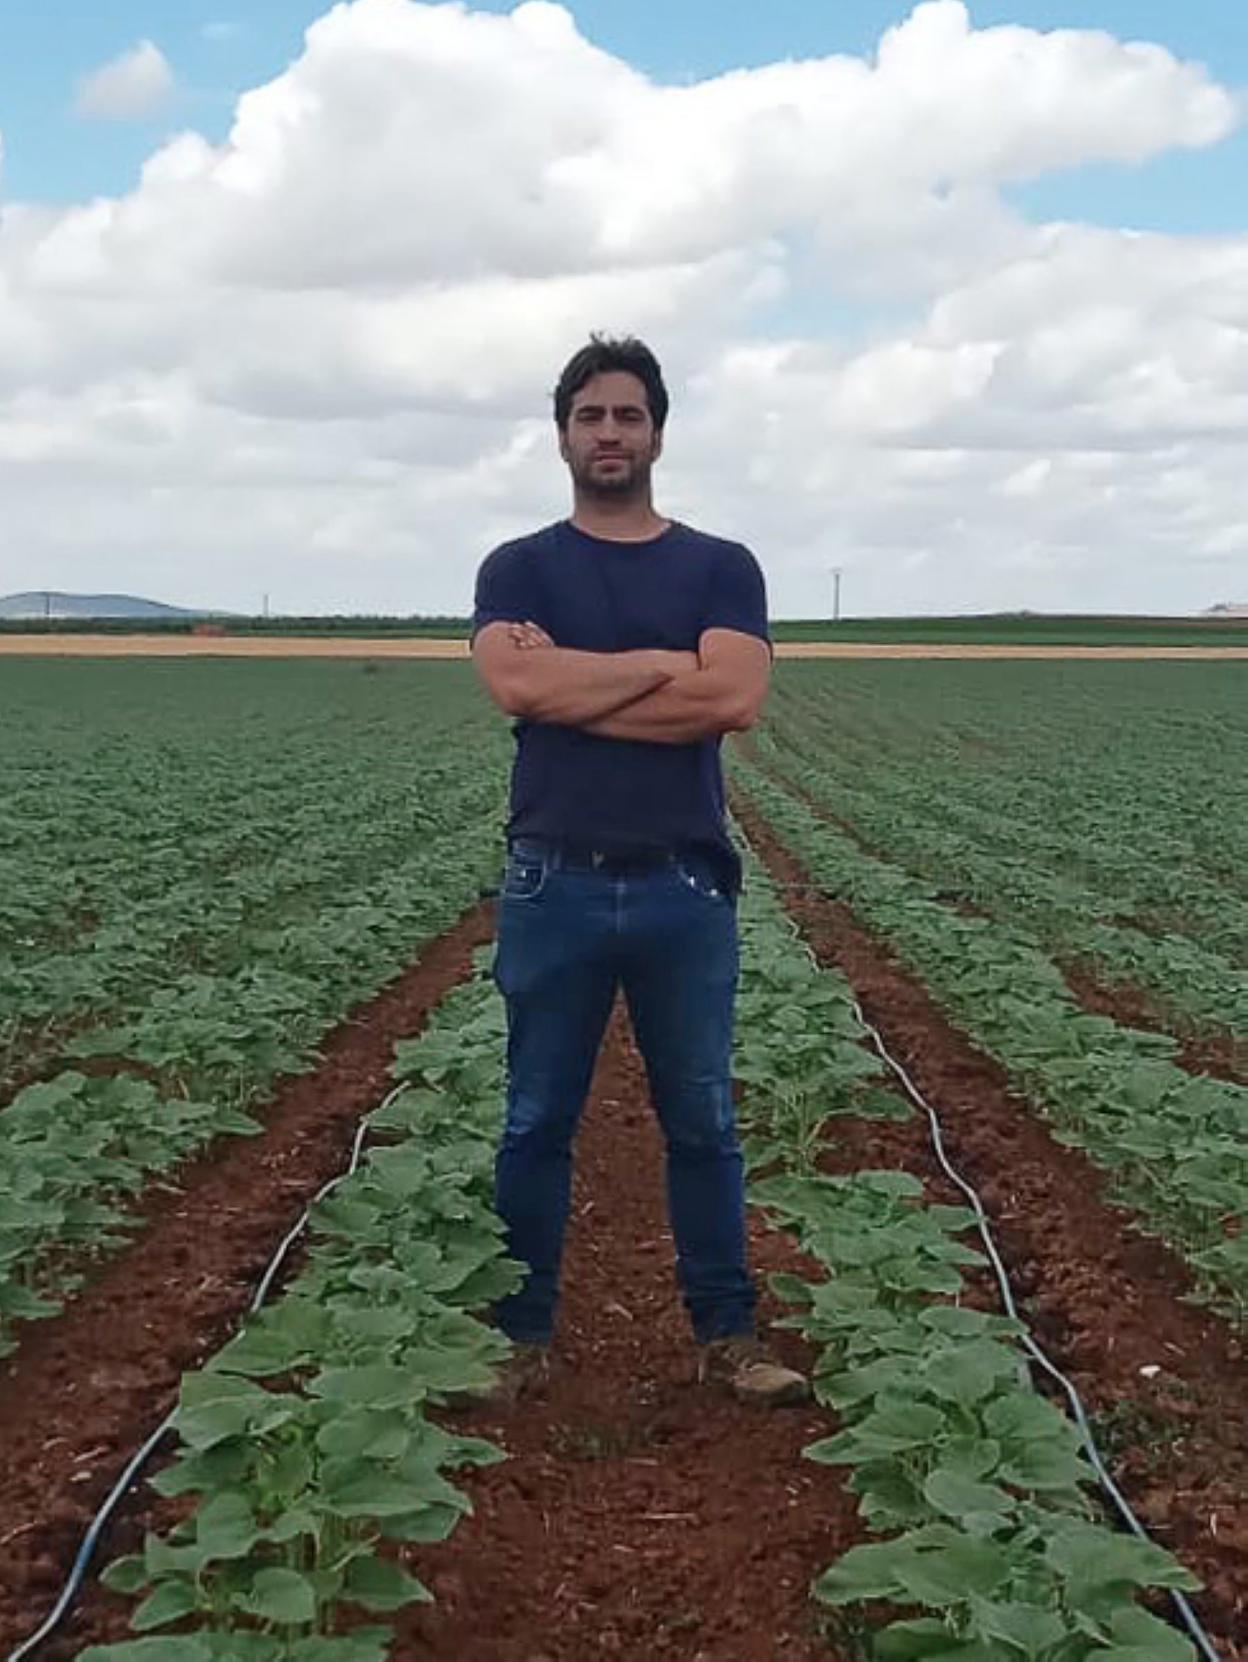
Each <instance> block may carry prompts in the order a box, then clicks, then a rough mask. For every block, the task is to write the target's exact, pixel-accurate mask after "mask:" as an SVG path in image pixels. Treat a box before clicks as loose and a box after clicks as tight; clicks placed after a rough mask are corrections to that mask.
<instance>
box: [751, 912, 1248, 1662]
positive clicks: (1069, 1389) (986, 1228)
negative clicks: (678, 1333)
mask: <svg viewBox="0 0 1248 1662" xmlns="http://www.w3.org/2000/svg"><path fill="white" fill-rule="evenodd" d="M783 886H785V887H790V888H791V887H794V885H791V884H790V885H783ZM803 887H805V885H803ZM812 892H816V893H822V891H820V890H812ZM799 939H800V937H799ZM802 947H803V950H804V951H805V953H806V955H807V957H808V958H809V959H810V961H811V963H812V964H813V965H814V966H815V968H816V969H819V968H821V965H820V964H819V960H818V959H817V958H816V956H815V954H814V953H813V952H812V951H811V949H810V947H809V946H807V945H806V943H805V942H804V941H803V942H802ZM851 1003H852V1006H853V1011H854V1015H855V1017H856V1018H857V1020H858V1022H859V1024H860V1025H861V1027H862V1028H863V1029H864V1031H865V1032H867V1033H868V1034H869V1035H870V1037H871V1042H872V1044H874V1046H875V1048H876V1050H877V1051H878V1052H879V1053H880V1056H881V1057H882V1059H883V1060H884V1062H885V1063H886V1065H887V1066H888V1067H890V1068H891V1069H892V1071H893V1072H894V1073H895V1074H896V1075H897V1077H898V1079H900V1081H901V1083H902V1085H903V1087H904V1088H905V1091H906V1094H907V1095H908V1096H909V1097H910V1098H911V1099H912V1101H914V1102H915V1103H917V1104H918V1106H919V1107H920V1108H921V1109H922V1110H923V1112H924V1113H925V1114H926V1115H927V1122H928V1127H929V1129H930V1132H931V1139H932V1147H933V1149H934V1150H935V1152H936V1159H937V1161H938V1162H939V1164H940V1167H941V1169H942V1171H943V1172H944V1173H945V1175H946V1176H947V1177H948V1178H949V1179H950V1181H951V1182H952V1183H954V1184H956V1185H957V1187H958V1188H959V1189H960V1190H961V1191H962V1193H963V1194H964V1195H965V1196H966V1198H967V1200H968V1201H969V1203H970V1206H971V1210H972V1211H973V1212H974V1214H975V1224H976V1227H977V1228H978V1230H979V1235H980V1239H981V1240H982V1241H983V1243H984V1251H985V1252H986V1253H987V1255H988V1260H989V1262H990V1263H991V1265H992V1268H993V1273H994V1274H995V1276H996V1278H997V1285H998V1287H999V1288H1000V1291H1001V1302H1002V1305H1003V1306H1004V1308H1005V1311H1006V1314H1007V1315H1008V1316H1009V1317H1010V1318H1011V1320H1013V1321H1016V1322H1018V1323H1019V1325H1020V1327H1022V1329H1023V1334H1022V1338H1021V1340H1020V1343H1021V1344H1022V1347H1023V1349H1024V1350H1025V1351H1026V1352H1027V1354H1028V1355H1029V1356H1030V1357H1031V1359H1032V1360H1033V1361H1034V1362H1035V1363H1036V1365H1037V1366H1038V1367H1040V1368H1042V1369H1043V1370H1044V1372H1045V1373H1047V1374H1048V1375H1049V1377H1050V1379H1052V1380H1053V1381H1054V1383H1055V1384H1056V1385H1058V1386H1059V1387H1060V1388H1061V1390H1062V1393H1063V1395H1064V1396H1065V1398H1066V1400H1067V1402H1068V1403H1069V1404H1070V1410H1071V1413H1072V1414H1073V1416H1074V1420H1075V1424H1076V1425H1077V1426H1078V1428H1079V1435H1080V1437H1081V1438H1082V1439H1083V1449H1084V1453H1085V1454H1086V1455H1087V1457H1088V1462H1089V1464H1090V1465H1091V1467H1092V1469H1093V1471H1094V1472H1095V1473H1096V1475H1097V1478H1098V1479H1099V1480H1100V1483H1101V1486H1102V1488H1103V1489H1104V1490H1105V1493H1106V1494H1107V1495H1108V1496H1109V1498H1110V1500H1111V1501H1113V1503H1114V1507H1115V1509H1116V1511H1117V1512H1118V1515H1119V1517H1120V1518H1121V1519H1122V1521H1123V1523H1125V1524H1126V1526H1127V1528H1128V1529H1129V1530H1130V1531H1131V1533H1132V1534H1133V1535H1135V1536H1136V1537H1137V1538H1138V1539H1139V1540H1141V1541H1147V1542H1148V1543H1149V1545H1155V1543H1154V1542H1153V1540H1152V1537H1151V1536H1150V1535H1149V1533H1148V1531H1147V1530H1146V1529H1145V1528H1144V1525H1143V1524H1142V1523H1141V1522H1140V1520H1139V1519H1138V1518H1137V1517H1136V1515H1135V1513H1134V1512H1133V1511H1132V1509H1131V1505H1130V1502H1129V1501H1128V1500H1127V1498H1126V1496H1125V1495H1124V1494H1123V1492H1122V1490H1121V1489H1120V1488H1119V1487H1118V1485H1117V1484H1116V1483H1115V1482H1114V1479H1113V1477H1112V1476H1111V1475H1110V1472H1109V1470H1108V1469H1107V1467H1106V1465H1105V1462H1104V1460H1103V1459H1102V1458H1101V1452H1100V1450H1099V1449H1098V1448H1097V1446H1096V1438H1095V1437H1094V1436H1093V1434H1092V1427H1091V1425H1090V1424H1089V1422H1088V1416H1087V1412H1086V1410H1085V1409H1084V1406H1083V1401H1082V1399H1081V1398H1080V1395H1079V1393H1078V1391H1077V1390H1076V1389H1075V1387H1074V1385H1073V1383H1072V1382H1071V1381H1070V1380H1069V1379H1068V1378H1067V1377H1066V1375H1065V1374H1064V1373H1062V1371H1061V1370H1060V1368H1058V1366H1057V1364H1056V1363H1055V1362H1053V1361H1052V1359H1051V1358H1050V1357H1049V1356H1048V1355H1047V1354H1046V1352H1045V1351H1044V1350H1043V1349H1041V1347H1040V1346H1039V1345H1038V1344H1037V1343H1036V1341H1035V1339H1033V1338H1032V1336H1031V1330H1030V1328H1029V1327H1028V1326H1027V1323H1026V1322H1025V1321H1024V1320H1023V1318H1022V1316H1020V1315H1019V1312H1018V1305H1017V1304H1016V1303H1015V1300H1014V1289H1013V1286H1012V1285H1011V1283H1010V1276H1009V1271H1008V1270H1007V1269H1006V1267H1005V1264H1004V1262H1003V1260H1002V1257H1001V1254H1000V1252H999V1251H998V1249H997V1243H996V1239H995V1237H994V1236H993V1233H992V1227H991V1225H990V1224H989V1221H988V1214H987V1213H986V1212H985V1211H984V1207H983V1202H982V1201H981V1200H980V1198H979V1195H978V1193H977V1192H976V1190H975V1189H974V1188H973V1187H972V1185H971V1184H970V1183H968V1182H967V1180H966V1179H965V1178H964V1177H963V1176H962V1174H961V1172H959V1171H958V1170H957V1168H956V1167H955V1166H954V1165H953V1164H952V1163H951V1161H950V1160H949V1157H948V1155H947V1154H946V1153H945V1140H944V1128H943V1126H942V1125H941V1122H940V1116H939V1114H937V1112H936V1110H935V1109H934V1108H933V1107H932V1105H931V1103H929V1102H928V1100H927V1098H926V1097H925V1096H924V1095H923V1093H922V1092H921V1091H920V1090H919V1088H918V1086H917V1085H916V1084H915V1083H914V1081H913V1079H911V1077H910V1075H909V1074H908V1073H907V1072H906V1070H905V1068H904V1067H903V1066H902V1065H901V1063H900V1062H899V1061H898V1060H897V1059H896V1057H895V1056H893V1055H891V1054H890V1052H889V1049H888V1046H887V1045H886V1044H885V1043H884V1040H883V1039H882V1038H881V1036H880V1033H879V1030H878V1029H877V1028H876V1027H874V1026H873V1025H872V1024H871V1022H869V1021H868V1020H867V1018H866V1016H865V1014H864V1013H863V1009H862V1006H861V1005H860V1004H859V1003H858V1001H857V999H852V1000H851ZM1169 1592H1170V1597H1171V1599H1172V1601H1173V1603H1174V1607H1175V1609H1176V1610H1177V1611H1178V1613H1179V1615H1180V1617H1181V1618H1182V1621H1183V1625H1184V1626H1185V1627H1186V1629H1187V1631H1188V1633H1189V1634H1190V1635H1191V1637H1192V1641H1193V1643H1194V1644H1195V1646H1196V1648H1197V1650H1198V1651H1199V1652H1200V1654H1201V1656H1202V1657H1203V1658H1204V1659H1205V1662H1221V1658H1220V1657H1219V1656H1218V1653H1217V1651H1216V1650H1215V1649H1214V1647H1213V1642H1212V1640H1211V1639H1210V1637H1209V1635H1208V1634H1207V1633H1206V1632H1205V1630H1204V1628H1203V1627H1202V1625H1201V1622H1200V1618H1199V1617H1198V1616H1197V1614H1196V1612H1195V1611H1194V1610H1193V1609H1192V1606H1191V1604H1190V1603H1189V1602H1188V1600H1187V1599H1186V1598H1185V1597H1184V1595H1183V1594H1182V1593H1181V1592H1180V1591H1179V1590H1178V1589H1177V1588H1170V1589H1169Z"/></svg>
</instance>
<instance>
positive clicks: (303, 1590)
mask: <svg viewBox="0 0 1248 1662" xmlns="http://www.w3.org/2000/svg"><path fill="white" fill-rule="evenodd" d="M234 1604H235V1608H236V1609H239V1610H244V1611H246V1613H247V1614H248V1615H249V1616H259V1617H261V1618H262V1619H263V1620H264V1621H268V1622H311V1621H315V1619H316V1590H315V1588H314V1587H313V1585H312V1583H311V1582H310V1581H309V1580H308V1578H307V1576H304V1575H300V1574H299V1572H298V1570H279V1569H270V1570H259V1571H258V1572H257V1574H256V1577H255V1579H254V1581H253V1582H252V1584H251V1592H250V1593H249V1594H243V1595H239V1596H237V1597H236V1598H235V1600H234Z"/></svg>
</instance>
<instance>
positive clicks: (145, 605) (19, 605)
mask: <svg viewBox="0 0 1248 1662" xmlns="http://www.w3.org/2000/svg"><path fill="white" fill-rule="evenodd" d="M215 615H219V614H214V613H211V612H205V611H202V610H201V611H188V610H187V608H186V607H185V606H166V605H165V604H164V603H163V602H162V601H159V600H142V599H140V598H139V597H138V596H137V595H133V594H60V593H58V592H57V591H56V590H55V589H32V590H30V592H29V593H27V594H6V595H2V596H0V618H13V619H24V618H44V617H69V618H77V617H83V618H90V617H147V618H180V617H212V616H215Z"/></svg>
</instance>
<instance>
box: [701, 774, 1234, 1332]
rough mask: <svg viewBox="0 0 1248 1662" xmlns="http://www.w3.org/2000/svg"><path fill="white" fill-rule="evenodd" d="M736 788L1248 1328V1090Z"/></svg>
mask: <svg viewBox="0 0 1248 1662" xmlns="http://www.w3.org/2000/svg"><path fill="white" fill-rule="evenodd" d="M734 767H735V770H736V775H737V778H738V779H739V781H740V782H741V784H742V785H743V787H744V788H745V789H746V791H747V794H748V795H749V796H750V797H751V798H752V799H753V800H754V801H755V802H756V804H757V805H758V806H759V807H760V808H761V810H762V811H763V813H764V815H765V817H766V818H767V820H768V821H769V823H770V824H771V825H772V826H773V828H774V829H775V830H776V832H777V834H778V835H779V836H780V837H781V838H782V839H783V840H784V841H785V842H786V843H787V844H788V845H789V846H790V847H791V848H792V849H793V850H794V852H795V853H796V854H798V855H799V856H800V857H801V859H802V860H803V861H804V863H805V865H806V867H807V869H808V870H809V871H810V873H811V875H812V877H813V878H814V879H815V881H816V882H818V883H819V884H821V885H822V886H823V887H824V888H825V889H826V890H827V892H828V893H829V894H831V895H833V896H834V897H836V898H838V899H840V900H843V901H845V902H846V903H847V904H848V905H849V906H850V907H852V909H853V910H854V912H855V913H856V915H857V916H858V917H860V918H861V919H862V920H863V921H864V923H866V924H867V925H868V926H869V927H871V928H872V929H874V930H875V931H876V932H877V933H878V934H879V935H881V936H882V937H883V939H884V940H886V941H887V942H888V943H889V944H890V945H891V946H892V948H893V949H894V950H895V951H896V952H897V953H898V955H899V956H900V957H901V959H902V960H903V961H904V962H905V963H906V964H907V965H908V966H909V967H910V968H911V969H912V970H913V971H914V972H916V973H917V974H918V975H919V976H920V977H921V979H922V980H923V982H924V983H925V985H926V986H927V988H928V989H929V991H930V992H931V994H932V996H933V997H934V998H935V999H936V1001H937V1002H938V1003H939V1004H940V1005H941V1006H942V1007H943V1008H944V1009H945V1011H946V1012H947V1014H948V1015H949V1017H950V1018H951V1019H952V1020H953V1021H954V1022H955V1023H956V1025H957V1026H958V1027H959V1028H960V1029H961V1030H962V1031H963V1032H965V1033H967V1034H968V1035H969V1036H970V1038H971V1039H972V1040H973V1041H974V1042H975V1043H976V1044H977V1045H979V1046H980V1047H981V1048H982V1049H983V1050H984V1051H985V1052H986V1053H987V1054H989V1055H991V1056H993V1057H995V1058H996V1059H997V1060H998V1061H999V1062H1000V1063H1001V1064H1002V1066H1003V1067H1004V1068H1005V1069H1006V1071H1007V1073H1008V1074H1009V1076H1010V1079H1011V1082H1012V1085H1013V1087H1014V1089H1015V1090H1016V1091H1017V1092H1018V1093H1019V1095H1020V1096H1022V1097H1024V1098H1025V1099H1026V1100H1028V1101H1031V1102H1034V1103H1035V1104H1037V1105H1038V1106H1039V1108H1040V1109H1041V1110H1042V1111H1043V1112H1044V1113H1045V1114H1046V1115H1047V1116H1048V1117H1049V1118H1050V1119H1051V1120H1052V1121H1053V1123H1054V1127H1055V1134H1056V1135H1057V1136H1058V1138H1059V1139H1060V1140H1061V1141H1062V1142H1065V1143H1067V1144H1069V1145H1071V1146H1075V1147H1080V1148H1082V1149H1084V1150H1085V1151H1086V1152H1087V1154H1088V1155H1089V1156H1090V1158H1091V1159H1092V1160H1093V1161H1094V1162H1095V1163H1096V1164H1097V1165H1098V1166H1100V1167H1101V1168H1102V1169H1103V1170H1104V1171H1105V1172H1107V1173H1108V1174H1109V1176H1110V1179H1111V1184H1112V1187H1113V1190H1114V1192H1115V1194H1116V1195H1117V1197H1118V1198H1119V1199H1120V1200H1122V1201H1123V1202H1124V1203H1126V1204H1128V1205H1130V1206H1131V1207H1132V1208H1133V1209H1134V1210H1135V1214H1136V1226H1137V1227H1138V1228H1140V1229H1141V1230H1145V1231H1148V1232H1150V1233H1154V1234H1158V1235H1160V1236H1162V1237H1163V1238H1164V1239H1166V1240H1167V1241H1169V1242H1170V1243H1172V1244H1173V1245H1174V1246H1175V1247H1176V1248H1178V1249H1179V1250H1180V1251H1181V1252H1182V1254H1183V1255H1184V1257H1185V1258H1186V1260H1187V1262H1188V1263H1189V1264H1191V1266H1192V1267H1193V1269H1194V1271H1195V1272H1196V1277H1197V1282H1198V1286H1199V1288H1200V1290H1201V1292H1202V1294H1203V1296H1205V1297H1206V1298H1207V1299H1208V1300H1209V1301H1210V1302H1211V1303H1213V1304H1214V1305H1216V1306H1217V1307H1218V1308H1220V1309H1222V1310H1224V1311H1225V1312H1227V1313H1228V1314H1230V1315H1231V1316H1232V1317H1233V1318H1235V1319H1236V1320H1239V1321H1242V1320H1243V1319H1244V1317H1245V1315H1248V1230H1245V1229H1244V1225H1245V1223H1248V1143H1246V1142H1245V1138H1244V1131H1245V1127H1246V1126H1248V1090H1245V1089H1244V1088H1243V1087H1241V1086H1237V1085H1233V1084H1228V1083H1224V1082H1222V1081H1219V1080H1216V1079H1210V1078H1205V1077H1199V1076H1193V1075H1191V1074H1189V1073H1186V1072H1185V1071H1184V1070H1183V1069H1181V1068H1179V1067H1176V1066H1175V1065H1174V1063H1173V1062H1172V1061H1171V1059H1170V1058H1171V1056H1172V1055H1173V1052H1174V1049H1175V1046H1174V1042H1173V1041H1172V1040H1171V1039H1169V1038H1168V1037H1166V1036H1165V1035H1160V1034H1147V1033H1140V1032H1136V1031H1134V1030H1133V1029H1129V1028H1124V1027H1121V1026H1119V1025H1118V1024H1117V1023H1115V1022H1113V1021H1111V1020H1109V1019H1107V1018H1105V1017H1102V1016H1095V1015H1090V1014H1088V1013H1087V1012H1086V1011H1084V1010H1083V1009H1082V1008H1081V1007H1080V1006H1079V1004H1078V1003H1077V1001H1076V1000H1075V999H1074V997H1073V996H1072V994H1071V993H1070V992H1069V990H1068V988H1067V986H1066V984H1065V982H1064V980H1063V978H1062V976H1061V975H1060V973H1059V972H1058V970H1057V969H1056V968H1055V967H1054V965H1053V964H1052V962H1051V961H1050V960H1049V959H1048V958H1047V957H1046V956H1045V955H1044V954H1043V953H1042V952H1041V951H1039V950H1038V949H1037V948H1036V946H1035V945H1034V944H1033V942H1032V941H1031V940H1030V939H1029V938H1028V937H1027V936H1026V935H1024V934H1020V933H1019V932H1018V931H1015V930H1012V929H1010V928H1009V927H1007V926H1006V925H1004V924H998V923H994V922H989V921H986V920H985V919H983V918H978V917H965V916H962V915H960V914H958V913H955V912H952V911H950V910H949V909H948V908H947V907H945V906H942V905H941V904H939V903H938V902H936V901H935V900H933V899H932V898H931V891H930V888H929V886H928V885H926V884H923V883H921V882H919V881H917V880H916V879H914V878H912V877H910V876H908V875H907V874H906V873H905V872H903V871H901V870H899V869H898V868H897V867H895V866H892V865H890V864H888V863H886V862H882V861H879V860H875V859H872V858H870V857H868V856H867V855H865V854H863V853H862V851H861V850H860V849H859V848H858V847H857V846H856V845H855V844H854V843H853V842H852V841H851V840H850V839H849V838H848V837H846V836H844V835H843V834H842V833H840V832H839V831H837V830H836V829H835V828H834V827H832V826H831V825H829V824H827V823H826V822H825V821H823V820H821V819H819V818H818V817H817V816H816V815H814V814H813V813H812V812H811V811H810V810H809V809H808V808H807V807H806V806H805V805H804V804H803V803H801V802H799V801H797V800H795V799H794V798H793V797H792V796H791V795H789V794H788V793H787V792H786V791H784V790H783V789H782V788H780V787H779V786H777V785H776V784H775V783H773V782H772V781H771V780H769V779H768V778H767V777H766V776H765V775H764V774H762V773H761V772H760V771H759V770H758V769H756V768H754V767H752V766H751V765H749V764H747V763H745V762H740V763H737V764H734Z"/></svg>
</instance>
